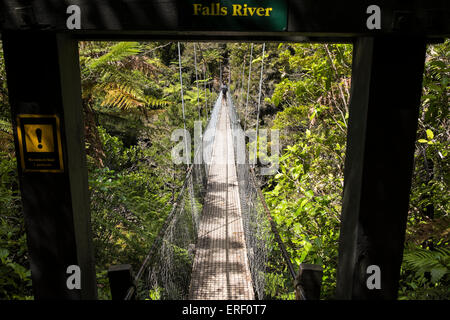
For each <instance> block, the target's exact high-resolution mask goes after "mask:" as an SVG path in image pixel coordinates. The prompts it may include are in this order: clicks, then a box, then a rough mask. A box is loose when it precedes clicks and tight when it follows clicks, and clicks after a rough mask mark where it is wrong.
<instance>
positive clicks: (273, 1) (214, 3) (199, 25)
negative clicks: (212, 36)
mask: <svg viewBox="0 0 450 320" xmlns="http://www.w3.org/2000/svg"><path fill="white" fill-rule="evenodd" d="M287 15H288V10H287V3H286V1H285V0H187V1H186V2H185V3H184V5H182V6H180V12H179V17H180V25H181V26H185V27H189V28H190V29H191V28H194V29H201V30H229V31H285V30H286V29H287Z"/></svg>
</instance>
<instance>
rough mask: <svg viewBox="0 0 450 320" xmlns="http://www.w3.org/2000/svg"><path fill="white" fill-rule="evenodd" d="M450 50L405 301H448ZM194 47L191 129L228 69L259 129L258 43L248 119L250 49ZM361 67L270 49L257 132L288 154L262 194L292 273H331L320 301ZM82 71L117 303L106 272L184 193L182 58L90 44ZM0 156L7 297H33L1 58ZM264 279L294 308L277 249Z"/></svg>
mask: <svg viewBox="0 0 450 320" xmlns="http://www.w3.org/2000/svg"><path fill="white" fill-rule="evenodd" d="M449 46H450V42H449V41H446V42H445V43H443V44H438V45H433V46H430V47H429V48H428V52H427V60H426V68H425V71H424V92H423V96H422V103H421V113H420V119H419V129H418V133H417V135H418V141H417V145H416V154H415V168H414V177H413V185H412V190H411V200H410V212H409V219H408V228H407V241H406V249H405V254H404V262H403V265H402V270H401V282H400V292H399V298H400V299H448V285H449V261H450V258H449V256H450V251H449V249H448V241H449V239H448V237H449V235H448V228H449V227H448V226H449V218H448V209H449V207H448V206H449V194H448V183H449V170H448V169H449V168H448V166H449V164H448V161H447V158H448V150H449V145H448V142H449V123H448V122H449V121H448V83H449V73H450V69H449V59H450V57H449ZM195 49H196V53H197V62H198V70H197V71H198V72H197V78H198V79H199V81H198V84H199V87H200V90H199V96H197V85H196V83H195V80H196V70H195V65H194V44H193V43H188V44H182V65H183V84H184V89H185V94H184V97H185V102H186V119H187V123H186V126H187V128H188V129H189V130H190V131H191V132H192V130H193V126H194V124H193V122H194V120H198V119H201V120H202V121H203V123H204V124H206V119H207V114H208V111H210V108H211V104H212V103H213V102H214V101H215V99H216V97H217V92H218V90H219V87H220V77H221V76H222V79H224V80H226V79H228V77H229V76H230V74H229V71H230V70H231V92H233V94H234V95H233V97H234V100H235V102H236V105H237V107H238V111H239V113H240V115H241V119H243V121H245V119H246V120H247V123H246V126H247V128H253V127H254V126H255V122H256V113H257V111H256V105H257V103H256V102H257V99H258V86H259V75H260V73H259V70H260V69H259V68H260V66H261V62H262V59H261V55H262V50H261V49H262V46H261V45H259V44H258V45H255V46H254V52H253V57H252V62H253V64H252V68H253V69H252V76H251V79H250V90H249V93H250V96H249V109H248V112H247V114H245V97H246V94H247V84H248V83H247V76H248V69H249V60H250V45H249V44H206V43H202V44H197V45H196V47H195ZM351 61H352V46H351V45H340V44H339V45H337V44H328V45H312V44H288V43H286V44H268V45H267V46H266V56H265V62H264V68H265V70H264V73H263V74H264V78H263V90H262V92H263V98H264V101H263V104H262V108H261V117H260V121H261V122H260V126H261V127H266V128H273V129H279V130H280V132H281V134H280V137H281V141H282V149H283V152H282V156H281V158H280V166H279V171H278V173H277V174H276V175H274V176H269V177H261V182H262V183H263V188H264V190H263V191H264V195H265V198H266V201H267V203H268V205H269V207H270V210H271V213H272V215H273V217H274V219H275V221H276V222H277V224H278V227H279V230H280V233H281V236H282V238H283V241H284V242H285V243H286V244H287V248H288V251H289V253H290V255H291V257H292V260H293V262H294V264H295V265H298V264H299V263H301V262H305V263H315V264H320V265H322V266H323V267H324V278H323V290H322V298H323V299H332V298H333V294H334V290H335V285H336V265H337V249H338V244H337V242H338V238H339V224H340V211H341V198H342V188H343V165H344V158H345V148H346V131H347V121H348V99H349V90H350V80H351V78H350V77H351ZM80 66H81V80H82V89H83V93H82V99H83V112H84V119H85V136H86V151H87V160H88V170H89V188H90V193H91V215H92V226H93V237H94V246H95V259H96V266H97V278H98V287H99V297H100V298H101V299H108V298H110V293H109V288H108V281H107V277H106V270H107V269H108V266H109V265H111V264H117V263H131V264H132V265H133V267H134V269H135V270H136V269H137V268H138V267H139V265H140V264H141V263H142V260H143V259H144V257H145V255H146V253H147V251H148V249H149V247H150V246H151V243H152V241H153V240H154V238H155V235H156V234H157V232H158V230H159V228H160V227H161V225H162V223H163V221H164V219H165V217H166V216H167V214H168V213H169V212H170V209H171V207H172V205H173V202H174V199H175V198H176V195H177V192H178V190H179V188H180V185H181V184H182V182H183V181H182V180H183V175H184V171H185V167H184V166H182V165H174V164H173V163H172V161H171V158H170V152H171V148H172V146H173V145H174V142H171V141H170V134H171V132H172V131H173V130H174V129H176V128H182V127H183V117H182V110H181V96H180V81H179V74H178V69H177V68H178V48H177V44H176V43H172V42H168V43H138V42H118V43H114V42H81V43H80ZM219 66H225V68H224V69H223V71H221V70H220V67H219ZM205 79H206V80H207V81H205ZM197 98H198V99H199V103H198V100H197ZM0 153H1V159H0V179H1V184H0V299H26V298H32V292H31V280H30V272H29V265H28V260H27V247H26V236H25V231H24V223H23V217H22V214H21V204H20V194H19V186H18V181H17V172H16V159H15V154H14V145H13V137H12V129H11V124H10V116H9V105H8V101H7V89H6V75H5V70H4V60H3V52H2V50H0ZM266 277H267V288H266V293H267V297H268V298H273V299H287V298H293V289H292V283H291V281H290V278H289V275H288V273H287V270H286V267H285V265H284V263H283V261H282V259H281V256H280V254H279V252H278V251H275V252H274V253H273V254H272V255H271V257H270V263H269V270H268V272H267V276H266Z"/></svg>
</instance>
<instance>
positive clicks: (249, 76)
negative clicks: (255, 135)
mask: <svg viewBox="0 0 450 320" xmlns="http://www.w3.org/2000/svg"><path fill="white" fill-rule="evenodd" d="M252 64H253V43H252V45H251V48H250V61H249V67H248V79H247V101H246V102H245V114H244V131H245V130H246V129H247V115H248V98H249V94H250V82H251V75H252Z"/></svg>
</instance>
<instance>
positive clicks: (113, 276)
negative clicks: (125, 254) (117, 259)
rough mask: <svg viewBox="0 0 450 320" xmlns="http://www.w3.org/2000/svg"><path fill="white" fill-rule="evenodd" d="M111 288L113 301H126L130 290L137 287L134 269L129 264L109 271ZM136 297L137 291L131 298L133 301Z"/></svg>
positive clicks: (114, 267) (112, 267)
mask: <svg viewBox="0 0 450 320" xmlns="http://www.w3.org/2000/svg"><path fill="white" fill-rule="evenodd" d="M108 278H109V286H110V288H111V296H112V300H124V299H125V297H126V296H127V294H128V290H130V288H132V287H134V288H136V286H135V283H134V276H133V269H132V267H131V265H129V264H120V265H117V266H111V267H109V269H108ZM135 297H136V290H134V293H133V294H132V296H131V300H134V299H135Z"/></svg>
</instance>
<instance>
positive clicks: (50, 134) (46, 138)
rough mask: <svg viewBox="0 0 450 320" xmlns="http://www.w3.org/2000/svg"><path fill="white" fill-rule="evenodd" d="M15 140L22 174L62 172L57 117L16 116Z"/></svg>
mask: <svg viewBox="0 0 450 320" xmlns="http://www.w3.org/2000/svg"><path fill="white" fill-rule="evenodd" d="M17 138H18V142H19V148H20V161H21V166H22V171H23V172H63V171H64V165H63V158H62V147H61V134H60V129H59V118H58V116H56V115H37V114H20V115H18V116H17Z"/></svg>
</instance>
